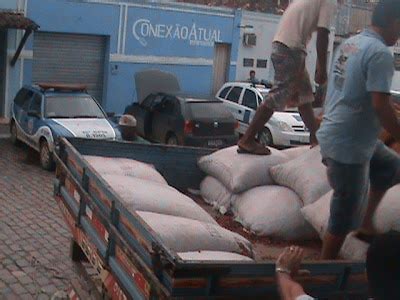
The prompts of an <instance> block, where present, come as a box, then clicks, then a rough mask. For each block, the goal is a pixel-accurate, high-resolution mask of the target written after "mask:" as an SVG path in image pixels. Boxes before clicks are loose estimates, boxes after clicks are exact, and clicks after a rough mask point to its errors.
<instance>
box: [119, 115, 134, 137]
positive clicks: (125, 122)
mask: <svg viewBox="0 0 400 300" xmlns="http://www.w3.org/2000/svg"><path fill="white" fill-rule="evenodd" d="M118 125H119V128H120V130H121V136H122V139H124V140H126V141H132V140H134V139H135V138H136V125H137V121H136V119H135V117H134V116H132V115H123V116H121V118H120V119H119V123H118Z"/></svg>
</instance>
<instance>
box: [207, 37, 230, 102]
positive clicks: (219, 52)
mask: <svg viewBox="0 0 400 300" xmlns="http://www.w3.org/2000/svg"><path fill="white" fill-rule="evenodd" d="M230 59H231V44H226V43H215V45H214V63H213V82H212V91H211V92H212V94H213V95H215V93H216V92H217V91H218V90H219V89H220V88H221V86H222V85H223V84H224V83H225V82H227V80H228V78H229V65H230Z"/></svg>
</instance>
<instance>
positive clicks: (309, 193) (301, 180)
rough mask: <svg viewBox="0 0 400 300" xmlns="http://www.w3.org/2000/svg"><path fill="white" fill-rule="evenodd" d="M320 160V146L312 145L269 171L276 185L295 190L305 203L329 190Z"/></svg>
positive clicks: (312, 201) (311, 201)
mask: <svg viewBox="0 0 400 300" xmlns="http://www.w3.org/2000/svg"><path fill="white" fill-rule="evenodd" d="M321 161H322V157H321V153H320V148H319V147H314V148H313V149H310V150H309V151H307V152H306V153H305V154H304V155H301V156H299V157H297V158H296V159H294V160H291V161H289V162H287V163H284V164H280V165H277V166H274V167H271V168H270V173H271V176H272V178H273V180H274V181H275V182H276V183H277V184H278V185H281V186H286V187H288V188H290V189H292V190H293V191H295V192H296V193H297V195H299V196H300V199H301V200H302V201H303V203H304V205H307V204H311V203H314V202H315V201H317V200H318V199H319V198H321V197H322V196H323V195H325V194H326V193H327V192H328V191H329V190H331V187H330V185H329V182H328V177H327V175H326V167H325V165H324V164H323V163H322V162H321Z"/></svg>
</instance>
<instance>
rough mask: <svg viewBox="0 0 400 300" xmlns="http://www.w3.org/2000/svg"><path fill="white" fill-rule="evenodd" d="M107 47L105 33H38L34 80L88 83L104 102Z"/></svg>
mask: <svg viewBox="0 0 400 300" xmlns="http://www.w3.org/2000/svg"><path fill="white" fill-rule="evenodd" d="M105 49H106V38H105V37H104V36H96V35H79V34H65V33H48V32H37V33H35V35H34V43H33V71H32V73H33V74H32V81H33V83H38V82H60V83H79V84H86V85H87V87H88V92H89V93H90V94H91V95H92V96H94V97H95V98H96V99H97V100H98V101H99V102H100V103H101V102H102V96H103V81H104V59H105Z"/></svg>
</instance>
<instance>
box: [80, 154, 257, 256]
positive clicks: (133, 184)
mask: <svg viewBox="0 0 400 300" xmlns="http://www.w3.org/2000/svg"><path fill="white" fill-rule="evenodd" d="M85 159H86V160H87V161H88V163H89V164H90V165H91V166H92V167H93V168H94V169H95V170H96V171H97V172H98V173H99V174H100V176H101V177H102V178H103V180H104V181H105V182H106V183H107V184H108V185H109V187H110V188H111V189H112V190H113V191H114V192H115V193H116V194H118V196H119V198H120V199H121V201H122V204H123V205H124V206H125V208H127V209H128V210H129V211H132V212H134V213H136V214H137V215H139V216H140V217H141V218H142V219H143V221H144V222H145V223H147V225H149V227H150V228H151V229H152V230H153V231H154V232H155V233H157V234H158V236H159V238H160V239H161V240H162V241H163V243H164V244H165V245H166V246H167V247H169V248H170V249H171V250H173V251H175V252H177V253H178V256H179V257H180V258H182V259H184V260H221V258H222V257H227V258H229V259H230V260H251V258H249V257H253V253H252V247H251V244H250V242H249V241H248V240H246V239H245V238H243V237H242V236H240V235H238V234H236V233H234V232H231V231H229V230H226V229H224V228H222V227H221V226H219V225H218V224H217V223H216V222H215V220H214V219H213V218H212V217H211V216H210V215H209V214H208V213H207V212H206V211H205V210H203V209H202V208H201V207H200V206H199V205H198V204H197V203H196V202H194V201H193V200H192V199H191V198H189V197H187V196H186V195H184V194H182V193H180V192H179V191H178V190H176V189H175V188H173V187H171V186H169V185H168V183H167V182H166V181H165V179H164V178H163V176H162V175H161V174H160V173H159V172H158V171H157V170H156V169H155V168H154V166H152V165H149V164H145V163H142V162H139V161H135V160H131V159H126V158H109V157H97V156H85Z"/></svg>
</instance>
